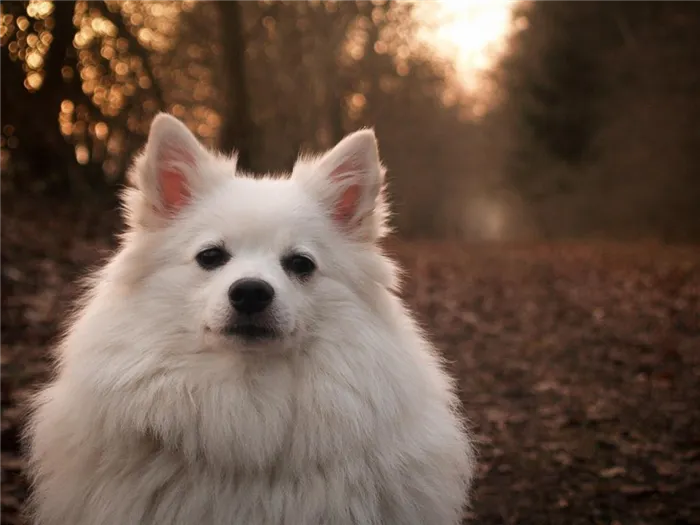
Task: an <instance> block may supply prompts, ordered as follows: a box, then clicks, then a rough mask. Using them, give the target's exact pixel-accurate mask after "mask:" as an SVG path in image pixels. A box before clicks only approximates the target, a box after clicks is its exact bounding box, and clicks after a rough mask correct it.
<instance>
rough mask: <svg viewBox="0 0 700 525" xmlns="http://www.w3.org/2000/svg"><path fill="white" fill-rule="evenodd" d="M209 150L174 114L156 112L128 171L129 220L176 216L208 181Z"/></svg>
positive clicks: (156, 220) (149, 220)
mask: <svg viewBox="0 0 700 525" xmlns="http://www.w3.org/2000/svg"><path fill="white" fill-rule="evenodd" d="M208 158H210V154H209V153H208V152H207V151H206V150H205V149H204V147H203V146H202V145H201V144H200V143H199V141H198V140H197V138H196V137H195V136H194V135H193V134H192V132H191V131H190V130H189V129H188V128H187V126H185V125H184V124H183V123H182V122H180V121H179V120H178V119H176V118H175V117H172V116H170V115H168V114H166V113H160V114H158V115H157V116H156V117H155V118H154V119H153V122H152V123H151V129H150V131H149V134H148V141H147V143H146V147H145V149H144V151H143V153H142V154H141V155H140V157H139V158H137V159H136V161H135V163H134V166H133V167H132V170H131V172H130V174H129V178H130V181H131V183H132V184H133V186H134V187H135V188H134V189H133V190H132V191H127V193H126V195H125V198H124V201H125V207H126V208H127V215H128V219H129V222H130V223H132V224H133V223H139V224H145V223H148V224H154V223H163V222H164V221H167V220H168V219H171V218H172V217H174V216H176V215H177V214H178V212H179V211H180V210H181V209H182V208H184V207H185V206H187V204H189V203H190V202H191V200H192V199H193V197H194V196H195V195H196V194H197V193H198V192H201V191H203V190H204V189H205V188H206V186H208V185H210V184H211V182H212V181H211V180H210V179H211V178H212V177H211V176H207V174H206V173H205V172H204V171H205V170H203V169H202V168H203V165H204V164H205V163H206V161H207V160H208Z"/></svg>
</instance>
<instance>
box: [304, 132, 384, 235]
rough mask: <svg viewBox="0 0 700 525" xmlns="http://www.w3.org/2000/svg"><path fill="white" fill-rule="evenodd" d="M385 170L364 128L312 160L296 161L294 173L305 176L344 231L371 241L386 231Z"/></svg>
mask: <svg viewBox="0 0 700 525" xmlns="http://www.w3.org/2000/svg"><path fill="white" fill-rule="evenodd" d="M384 173H385V169H384V167H383V166H382V164H381V162H380V160H379V151H378V149H377V139H376V137H375V135H374V131H372V130H371V129H363V130H360V131H356V132H354V133H351V134H350V135H348V136H346V137H345V138H344V139H343V140H341V141H340V142H339V143H338V144H337V145H336V146H335V147H334V148H333V149H331V150H330V151H328V152H327V153H326V154H325V155H323V156H322V157H321V158H320V159H318V160H316V161H315V162H313V163H311V164H309V163H307V162H305V161H303V160H301V161H299V162H298V163H297V166H295V169H294V174H293V175H294V176H295V177H297V178H299V179H305V180H304V181H303V182H304V183H305V184H307V185H308V186H311V188H312V190H313V191H314V193H315V194H316V196H317V197H318V198H319V199H320V200H321V202H322V204H323V205H324V207H325V208H326V209H327V210H328V211H329V214H330V216H331V217H332V218H333V220H334V222H335V223H336V224H337V225H338V226H339V227H340V228H341V229H342V230H343V231H345V232H346V233H348V234H349V235H351V236H352V237H354V238H355V239H357V240H360V241H369V242H374V241H376V240H377V239H378V238H379V237H381V236H382V235H383V234H384V232H385V219H386V217H385V215H386V209H385V204H384V199H383V185H384Z"/></svg>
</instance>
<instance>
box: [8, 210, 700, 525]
mask: <svg viewBox="0 0 700 525" xmlns="http://www.w3.org/2000/svg"><path fill="white" fill-rule="evenodd" d="M91 210H92V211H91ZM117 227H118V220H117V218H116V213H114V212H113V211H103V210H101V209H99V207H95V206H87V207H86V206H67V205H66V206H60V205H57V204H56V203H55V201H54V202H51V203H46V205H42V204H41V203H38V202H36V201H32V202H31V203H24V204H22V203H7V200H6V199H4V202H3V217H2V267H1V269H2V523H3V524H13V523H21V521H20V520H19V517H18V512H17V511H18V508H20V507H21V505H22V502H23V500H24V499H25V497H26V493H27V487H26V483H25V481H24V479H23V477H22V465H23V462H22V459H21V454H20V449H19V443H18V429H19V427H20V425H21V423H22V421H23V417H24V414H23V411H22V408H21V404H22V401H23V400H24V399H25V398H26V396H27V394H28V392H29V391H30V390H31V388H32V387H33V386H34V385H36V384H37V382H38V381H41V380H43V379H45V378H46V377H47V363H48V361H47V355H48V352H47V349H48V348H49V347H50V345H51V343H52V341H54V340H55V337H56V335H57V333H58V331H59V330H60V328H61V324H60V323H61V321H62V318H63V316H64V313H65V312H66V308H67V306H68V305H69V304H70V301H71V299H72V298H73V297H74V296H75V293H76V286H75V282H76V279H78V278H79V277H80V276H82V275H84V273H85V271H86V269H87V268H89V267H90V266H92V265H94V264H95V263H97V262H99V261H100V260H102V259H103V258H104V257H105V256H106V255H107V254H108V253H109V251H110V250H111V249H113V247H114V240H113V237H112V234H113V233H114V231H115V228H117ZM389 250H390V251H391V252H392V253H395V254H396V256H397V257H398V258H399V259H400V260H401V262H402V263H403V265H404V267H405V268H406V269H407V270H408V278H407V282H406V284H405V296H406V299H407V301H408V302H409V304H411V305H412V307H413V308H414V309H415V311H416V314H417V316H418V318H419V319H420V321H421V323H422V324H423V326H424V327H425V328H426V329H427V330H428V332H429V333H430V334H431V335H432V337H433V339H434V341H435V342H436V344H437V345H438V346H439V348H440V349H441V351H442V352H443V353H444V355H445V357H446V358H447V360H448V363H449V366H450V369H451V371H452V372H453V374H454V375H455V376H456V377H457V378H458V380H459V386H460V391H461V395H462V399H463V401H464V406H465V411H466V413H467V414H468V416H469V418H470V420H471V424H472V427H473V430H474V432H475V435H476V438H477V440H478V448H479V471H478V479H477V480H476V483H475V491H474V502H473V507H472V509H471V511H470V513H469V514H470V516H471V517H472V522H474V523H480V524H487V525H490V524H493V525H496V524H523V525H524V524H545V523H552V524H561V525H577V524H608V525H613V524H614V525H636V524H639V525H642V524H676V525H685V524H700V247H690V246H686V247H680V246H675V247H672V246H664V245H661V244H656V243H635V244H615V243H601V242H597V243H596V242H579V243H559V244H529V245H520V246H513V245H509V246H474V245H466V244H457V243H438V242H434V243H433V242H430V243H428V242H425V243H423V242H415V243H393V244H391V245H390V246H389Z"/></svg>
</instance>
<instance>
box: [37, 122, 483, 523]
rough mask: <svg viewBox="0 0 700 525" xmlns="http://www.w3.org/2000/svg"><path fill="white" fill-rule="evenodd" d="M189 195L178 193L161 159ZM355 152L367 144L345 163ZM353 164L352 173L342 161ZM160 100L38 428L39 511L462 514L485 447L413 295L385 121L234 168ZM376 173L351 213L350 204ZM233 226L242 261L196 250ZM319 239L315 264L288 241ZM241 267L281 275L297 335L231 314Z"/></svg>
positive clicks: (352, 518) (208, 519) (390, 519)
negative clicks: (295, 158)
mask: <svg viewBox="0 0 700 525" xmlns="http://www.w3.org/2000/svg"><path fill="white" fill-rule="evenodd" d="M173 151H174V152H175V153H176V155H175V157H177V154H178V152H179V153H182V152H183V151H184V152H185V154H186V155H185V157H186V162H184V163H182V162H180V161H181V160H182V159H181V158H175V161H177V162H180V163H179V164H178V163H177V162H175V163H174V164H173V163H171V165H169V168H172V169H175V170H179V172H180V173H181V174H183V180H184V181H185V182H186V185H187V192H189V193H188V195H190V198H189V200H188V201H187V202H186V203H185V204H184V205H183V206H182V207H181V208H179V209H178V210H177V213H176V214H175V215H173V216H170V215H168V214H166V213H164V211H163V210H164V209H165V208H164V206H163V202H162V200H163V198H164V193H163V191H162V188H161V187H160V186H159V184H161V183H162V181H161V179H160V176H161V171H162V169H163V168H162V166H160V164H159V162H161V161H162V159H166V161H167V160H168V159H169V160H171V161H172V160H173V159H174V157H173V155H171V153H172V152H173ZM348 159H350V160H351V162H349V163H348V162H345V161H347V160H348ZM338 167H340V169H341V171H343V170H344V171H343V172H342V173H340V174H338V173H334V170H336V171H337V169H336V168H338ZM234 173H235V159H227V158H223V157H217V156H215V155H213V154H211V153H209V152H207V151H205V150H204V148H202V147H201V146H199V145H198V144H197V142H196V140H195V139H194V137H193V136H192V135H191V134H190V133H189V131H187V130H186V128H185V127H184V125H182V124H181V123H179V122H178V121H177V120H175V119H174V118H172V117H169V116H165V115H161V116H159V117H157V118H156V121H155V122H154V124H153V127H152V130H151V134H150V137H149V143H148V146H147V147H146V150H145V153H144V154H143V155H142V156H141V158H139V159H137V161H136V163H135V166H134V170H133V172H132V174H131V175H132V180H133V183H134V185H135V188H132V189H130V190H128V191H127V193H126V195H125V208H126V212H127V222H128V224H129V228H128V231H127V232H126V233H125V235H124V237H123V243H122V246H121V249H120V250H119V251H118V253H117V254H116V255H115V256H114V257H113V258H112V259H111V260H110V261H109V262H108V264H107V265H106V266H105V267H104V268H103V269H102V270H101V271H100V272H98V273H97V275H96V276H95V277H94V279H93V280H92V285H91V288H90V290H89V292H88V293H87V295H86V297H85V299H84V301H83V303H82V304H81V306H80V308H79V310H78V313H77V315H76V317H75V318H74V320H73V322H72V324H71V326H70V329H69V331H68V333H67V335H66V337H65V339H64V341H63V344H62V345H61V347H60V351H59V356H58V366H57V375H56V377H55V379H54V380H53V381H52V383H51V384H50V385H48V386H47V387H46V388H45V389H43V390H42V391H41V392H40V393H39V394H38V395H37V397H36V400H35V405H34V412H33V415H32V418H31V420H30V424H29V426H28V432H27V434H28V440H29V444H30V473H31V476H32V479H33V500H32V505H31V511H32V516H33V519H34V523H36V524H40V525H65V524H71V525H95V524H101V525H130V524H163V525H166V524H167V525H173V524H176V525H177V524H182V525H190V524H196V525H203V524H207V525H232V524H241V525H257V524H260V525H263V524H290V525H297V524H298V525H308V524H312V525H313V524H322V523H323V524H351V523H352V524H367V525H372V524H375V525H379V524H401V525H410V524H431V525H446V524H456V523H459V522H460V520H461V516H462V512H463V507H464V505H465V504H466V501H467V492H468V488H469V483H470V480H471V476H472V471H473V453H472V448H471V445H470V442H469V439H468V435H467V433H466V430H465V428H464V425H463V423H462V420H461V418H460V416H459V409H458V401H457V398H456V396H455V394H454V392H453V386H452V383H451V381H450V379H449V378H448V376H447V375H446V374H445V372H444V371H443V369H442V364H441V363H440V360H439V358H438V357H437V356H436V354H435V352H434V350H433V348H432V347H431V345H430V344H429V343H428V342H427V341H426V339H425V338H424V336H423V335H422V334H421V331H420V330H419V328H418V327H417V326H416V324H415V322H414V321H413V320H412V318H411V316H410V315H409V313H408V312H407V310H406V308H405V307H404V305H403V304H402V302H401V301H400V299H399V298H398V297H397V296H396V294H395V290H396V286H397V282H396V269H395V266H394V264H393V263H392V262H391V261H390V260H389V259H388V258H387V257H386V256H384V255H383V254H382V253H381V251H380V249H379V248H378V246H377V244H376V241H377V240H378V238H379V236H381V235H382V233H383V220H384V204H383V202H382V200H381V187H382V184H383V169H382V168H381V166H380V164H379V159H378V156H377V153H376V143H375V139H374V134H373V133H372V132H371V131H369V130H364V131H360V132H357V133H355V134H353V135H351V136H349V137H348V138H346V139H344V141H342V142H341V143H340V144H339V145H338V146H337V147H336V148H335V149H334V150H332V151H331V152H330V153H327V154H326V155H325V156H323V157H321V158H319V159H310V158H307V159H300V160H299V162H298V163H297V165H296V166H295V168H294V171H293V174H292V175H291V176H290V177H288V178H276V179H273V178H259V179H253V178H248V177H243V176H240V175H239V176H235V175H234ZM352 184H355V185H357V187H358V188H359V193H357V194H356V195H357V199H356V200H355V201H354V202H353V203H352V204H353V208H352V209H353V210H354V215H352V217H350V218H349V220H348V221H347V222H346V223H343V224H340V223H338V221H336V220H334V219H333V213H332V212H333V207H334V206H336V205H337V203H338V200H339V199H341V198H342V196H343V195H344V192H345V190H346V189H347V188H348V187H349V185H352ZM211 242H220V243H223V244H225V246H226V247H227V248H228V249H229V250H230V251H231V253H232V259H231V260H230V261H229V262H228V263H227V264H226V266H224V267H223V268H220V269H217V270H215V271H212V272H206V271H204V270H202V269H201V268H199V267H198V266H197V264H196V263H195V261H194V256H195V254H196V253H197V251H198V250H199V249H201V247H202V246H203V245H206V244H207V243H211ZM290 249H301V250H304V252H305V253H308V254H311V255H312V256H313V258H314V259H315V261H316V263H317V265H318V269H317V271H316V273H315V274H314V275H313V276H312V277H311V278H310V279H309V280H308V282H299V281H296V280H294V279H292V278H290V277H289V276H288V275H287V274H286V273H285V272H284V270H283V269H282V267H281V265H280V258H281V257H282V256H283V255H284V254H285V252H286V251H288V250H290ZM242 276H257V277H260V278H263V279H266V280H267V281H268V282H269V283H270V284H272V285H273V287H274V288H275V290H276V299H275V301H276V303H277V304H276V306H275V308H276V319H277V320H278V322H279V323H280V326H281V329H282V331H283V334H284V335H283V337H282V338H281V339H279V340H276V341H273V342H268V343H264V344H259V345H257V344H256V345H253V346H250V345H248V346H247V345H246V344H245V343H243V342H241V341H237V340H233V339H232V338H231V336H223V335H218V332H217V329H218V328H220V327H221V326H222V323H224V322H225V318H226V316H227V315H228V314H229V312H228V310H227V309H228V305H227V299H226V290H227V289H228V286H229V285H230V284H231V283H232V282H234V281H235V280H236V279H238V278H240V277H242Z"/></svg>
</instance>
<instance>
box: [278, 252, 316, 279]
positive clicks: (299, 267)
mask: <svg viewBox="0 0 700 525" xmlns="http://www.w3.org/2000/svg"><path fill="white" fill-rule="evenodd" d="M282 266H283V267H284V269H285V270H287V271H288V272H290V273H293V274H295V275H297V276H299V277H308V276H309V275H311V274H312V273H313V272H314V270H315V269H316V263H314V262H313V260H311V258H309V257H307V256H306V255H301V254H298V253H295V254H292V255H289V256H287V257H285V258H284V259H282Z"/></svg>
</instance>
